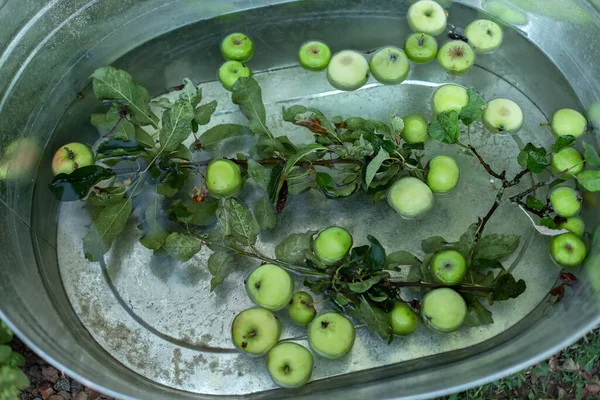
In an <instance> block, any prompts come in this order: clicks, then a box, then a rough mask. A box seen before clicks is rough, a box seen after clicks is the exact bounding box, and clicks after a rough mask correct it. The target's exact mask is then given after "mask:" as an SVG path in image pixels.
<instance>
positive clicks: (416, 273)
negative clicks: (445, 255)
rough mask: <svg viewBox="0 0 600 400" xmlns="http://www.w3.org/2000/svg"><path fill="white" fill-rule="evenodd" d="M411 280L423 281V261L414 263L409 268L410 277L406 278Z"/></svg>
mask: <svg viewBox="0 0 600 400" xmlns="http://www.w3.org/2000/svg"><path fill="white" fill-rule="evenodd" d="M406 280H407V281H409V282H421V281H422V280H423V274H422V273H421V263H419V264H413V265H411V266H410V270H408V277H407V278H406Z"/></svg>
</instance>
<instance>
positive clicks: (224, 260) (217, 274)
mask: <svg viewBox="0 0 600 400" xmlns="http://www.w3.org/2000/svg"><path fill="white" fill-rule="evenodd" d="M234 266H235V259H234V257H233V256H232V255H231V254H228V253H225V252H223V251H217V252H216V253H213V254H211V255H210V257H209V258H208V271H209V272H210V273H211V275H212V276H213V278H212V279H211V280H210V291H211V292H212V291H213V290H215V288H216V287H217V286H219V285H220V284H222V283H223V281H225V278H227V277H228V276H229V274H230V273H231V271H233V268H234Z"/></svg>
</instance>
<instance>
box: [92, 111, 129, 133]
mask: <svg viewBox="0 0 600 400" xmlns="http://www.w3.org/2000/svg"><path fill="white" fill-rule="evenodd" d="M120 112H121V108H120V107H119V106H118V105H116V104H113V106H112V107H111V108H110V109H109V110H108V112H107V113H106V114H92V115H91V123H92V125H94V126H95V127H96V128H97V129H98V133H99V134H100V135H101V136H105V135H108V137H110V138H112V139H119V140H131V139H134V138H135V126H134V125H133V124H132V123H131V122H130V121H128V120H127V119H126V118H124V117H121V115H120Z"/></svg>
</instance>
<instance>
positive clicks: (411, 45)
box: [404, 33, 438, 64]
mask: <svg viewBox="0 0 600 400" xmlns="http://www.w3.org/2000/svg"><path fill="white" fill-rule="evenodd" d="M404 52H405V53H406V56H407V57H408V59H409V60H411V61H413V62H416V63H418V64H425V63H428V62H430V61H432V60H433V59H434V58H435V56H437V53H438V44H437V40H435V38H434V37H433V36H431V35H428V34H426V33H413V34H412V35H410V36H409V37H408V39H406V42H404Z"/></svg>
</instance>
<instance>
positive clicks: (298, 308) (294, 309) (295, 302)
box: [288, 292, 317, 326]
mask: <svg viewBox="0 0 600 400" xmlns="http://www.w3.org/2000/svg"><path fill="white" fill-rule="evenodd" d="M288 312H289V315H290V319H291V320H292V321H294V323H295V324H296V325H300V326H304V325H308V324H310V322H311V321H312V320H313V319H314V318H315V316H316V315H317V310H315V306H313V298H312V296H311V295H310V294H308V293H306V292H296V293H294V295H293V296H292V300H290V304H289V305H288Z"/></svg>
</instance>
